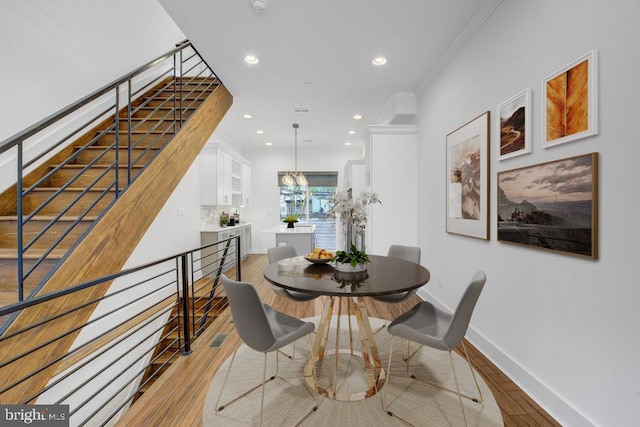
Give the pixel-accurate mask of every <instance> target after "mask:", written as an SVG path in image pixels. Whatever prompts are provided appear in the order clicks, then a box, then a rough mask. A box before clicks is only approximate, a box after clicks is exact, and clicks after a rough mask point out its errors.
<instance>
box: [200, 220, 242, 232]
mask: <svg viewBox="0 0 640 427" xmlns="http://www.w3.org/2000/svg"><path fill="white" fill-rule="evenodd" d="M250 225H251V223H250V222H241V223H240V224H236V225H228V226H226V227H220V226H218V227H212V228H209V229H207V230H202V229H201V230H200V232H201V233H217V232H219V231H227V230H233V229H235V228H242V227H248V226H250Z"/></svg>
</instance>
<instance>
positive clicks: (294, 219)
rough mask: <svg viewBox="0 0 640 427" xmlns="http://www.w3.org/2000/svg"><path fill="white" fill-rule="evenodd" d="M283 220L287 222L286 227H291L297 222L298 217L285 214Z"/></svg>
mask: <svg viewBox="0 0 640 427" xmlns="http://www.w3.org/2000/svg"><path fill="white" fill-rule="evenodd" d="M284 222H286V223H287V228H293V227H294V225H293V224H295V223H296V222H298V217H297V216H295V215H287V216H286V218H285V219H284Z"/></svg>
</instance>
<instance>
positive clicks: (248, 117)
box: [242, 114, 253, 119]
mask: <svg viewBox="0 0 640 427" xmlns="http://www.w3.org/2000/svg"><path fill="white" fill-rule="evenodd" d="M242 117H244V118H245V119H251V118H253V116H252V115H251V114H245V115H244V116H242Z"/></svg>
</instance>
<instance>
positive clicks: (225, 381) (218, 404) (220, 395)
mask: <svg viewBox="0 0 640 427" xmlns="http://www.w3.org/2000/svg"><path fill="white" fill-rule="evenodd" d="M237 352H238V349H236V350H235V351H234V352H233V356H232V357H231V363H230V364H229V368H228V369H227V374H226V375H225V377H224V381H223V383H222V387H221V388H220V394H219V395H218V399H217V400H216V412H220V411H222V410H223V409H224V408H225V407H227V406H229V405H231V404H232V403H234V402H236V401H238V400H240V399H242V398H243V397H245V396H246V395H248V394H249V393H251V392H252V391H254V390H255V389H257V388H258V387H260V386H262V387H263V389H264V385H265V383H267V382H268V381H272V380H274V379H275V378H276V376H277V375H278V359H277V357H278V356H277V354H276V373H275V374H274V375H273V376H271V377H269V379H266V363H267V362H266V357H267V354H266V353H265V372H264V373H263V381H262V383H261V384H258V385H256V386H255V387H252V388H251V389H249V390H247V391H245V392H244V393H242V394H241V395H240V396H238V397H236V398H234V399H232V400H230V401H229V402H227V403H225V404H224V405H220V399H221V398H222V393H223V392H224V388H225V386H226V385H227V379H228V378H229V373H230V372H231V367H232V366H233V361H234V360H235V358H236V354H237Z"/></svg>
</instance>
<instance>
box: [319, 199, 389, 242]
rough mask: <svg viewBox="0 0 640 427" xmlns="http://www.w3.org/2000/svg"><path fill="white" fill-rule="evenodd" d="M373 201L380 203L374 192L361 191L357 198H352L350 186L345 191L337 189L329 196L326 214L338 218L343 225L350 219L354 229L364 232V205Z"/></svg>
mask: <svg viewBox="0 0 640 427" xmlns="http://www.w3.org/2000/svg"><path fill="white" fill-rule="evenodd" d="M375 203H380V204H382V202H381V201H380V199H379V198H378V195H377V194H376V193H370V192H367V191H363V192H362V193H361V194H360V196H359V197H358V198H355V199H354V198H353V195H352V189H351V188H350V189H348V190H347V191H345V192H341V191H339V192H337V193H335V194H334V195H333V196H331V198H330V199H329V203H328V206H329V210H328V211H327V216H328V217H329V218H336V219H339V220H340V222H342V225H343V226H346V225H347V221H348V220H349V219H351V220H352V221H353V228H354V231H355V232H356V233H364V229H365V227H366V225H367V211H366V207H367V206H368V205H373V204H375Z"/></svg>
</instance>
